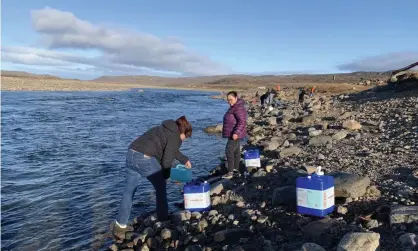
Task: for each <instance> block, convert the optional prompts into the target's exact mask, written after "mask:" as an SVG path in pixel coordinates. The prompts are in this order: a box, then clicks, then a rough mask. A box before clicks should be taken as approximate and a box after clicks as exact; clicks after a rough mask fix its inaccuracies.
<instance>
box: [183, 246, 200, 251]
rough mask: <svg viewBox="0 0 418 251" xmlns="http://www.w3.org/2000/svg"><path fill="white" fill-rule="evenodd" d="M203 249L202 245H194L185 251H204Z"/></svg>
mask: <svg viewBox="0 0 418 251" xmlns="http://www.w3.org/2000/svg"><path fill="white" fill-rule="evenodd" d="M202 250H203V248H202V247H201V246H200V245H193V246H188V247H187V248H186V249H184V251H202Z"/></svg>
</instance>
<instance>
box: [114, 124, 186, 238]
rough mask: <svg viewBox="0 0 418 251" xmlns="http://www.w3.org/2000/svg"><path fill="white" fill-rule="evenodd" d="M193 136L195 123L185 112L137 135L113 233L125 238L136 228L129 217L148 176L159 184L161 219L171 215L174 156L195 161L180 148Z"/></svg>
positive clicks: (128, 161)
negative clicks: (169, 192) (169, 189)
mask: <svg viewBox="0 0 418 251" xmlns="http://www.w3.org/2000/svg"><path fill="white" fill-rule="evenodd" d="M191 136H192V126H191V124H190V123H189V121H187V119H186V117H185V116H182V117H180V118H178V119H177V120H176V121H174V120H165V121H163V122H162V124H161V125H159V126H155V127H152V128H151V129H149V130H148V131H146V132H145V133H144V134H143V135H142V136H140V137H138V138H137V139H135V140H134V141H133V142H132V143H131V144H130V146H129V148H128V153H127V155H126V180H125V182H124V184H125V190H124V192H123V197H122V201H121V204H120V207H119V213H118V216H117V218H116V222H115V225H114V228H113V235H114V236H116V237H118V238H120V239H124V238H125V233H126V231H133V229H132V227H129V226H128V225H127V224H128V220H129V215H130V213H131V207H132V199H133V196H134V194H135V191H136V189H137V187H138V185H139V183H140V181H141V178H142V177H145V178H147V179H148V180H149V181H150V182H151V184H152V185H153V186H154V188H155V192H156V197H157V205H156V211H157V217H158V220H159V221H165V220H167V219H168V204H167V184H166V179H168V178H169V177H170V169H171V165H172V164H173V160H174V159H177V160H178V161H180V163H182V164H184V165H185V166H186V167H187V168H191V167H192V165H191V163H190V161H189V158H188V157H187V156H185V155H183V154H182V153H181V152H180V150H179V149H180V146H181V144H182V142H183V141H184V140H185V139H186V138H189V137H191Z"/></svg>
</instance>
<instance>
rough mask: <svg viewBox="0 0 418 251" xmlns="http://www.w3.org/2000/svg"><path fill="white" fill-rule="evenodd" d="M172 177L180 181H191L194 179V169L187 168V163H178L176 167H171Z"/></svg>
mask: <svg viewBox="0 0 418 251" xmlns="http://www.w3.org/2000/svg"><path fill="white" fill-rule="evenodd" d="M170 179H172V180H175V181H179V182H189V181H191V180H192V170H191V169H188V168H186V166H185V165H181V164H178V165H177V166H176V167H175V168H171V172H170Z"/></svg>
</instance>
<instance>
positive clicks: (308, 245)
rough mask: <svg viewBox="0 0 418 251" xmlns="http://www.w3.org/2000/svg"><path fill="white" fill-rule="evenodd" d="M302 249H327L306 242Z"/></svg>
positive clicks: (317, 250)
mask: <svg viewBox="0 0 418 251" xmlns="http://www.w3.org/2000/svg"><path fill="white" fill-rule="evenodd" d="M301 251H326V250H325V249H324V248H323V247H321V246H319V245H318V244H315V243H311V242H308V243H305V244H303V245H302V247H301Z"/></svg>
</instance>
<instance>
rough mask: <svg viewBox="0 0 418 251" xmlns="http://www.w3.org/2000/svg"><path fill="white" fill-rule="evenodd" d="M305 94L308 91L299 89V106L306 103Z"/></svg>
mask: <svg viewBox="0 0 418 251" xmlns="http://www.w3.org/2000/svg"><path fill="white" fill-rule="evenodd" d="M305 94H306V91H305V89H304V88H300V89H299V105H303V102H304V101H305Z"/></svg>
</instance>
